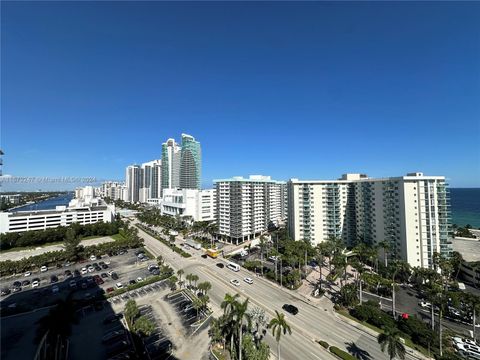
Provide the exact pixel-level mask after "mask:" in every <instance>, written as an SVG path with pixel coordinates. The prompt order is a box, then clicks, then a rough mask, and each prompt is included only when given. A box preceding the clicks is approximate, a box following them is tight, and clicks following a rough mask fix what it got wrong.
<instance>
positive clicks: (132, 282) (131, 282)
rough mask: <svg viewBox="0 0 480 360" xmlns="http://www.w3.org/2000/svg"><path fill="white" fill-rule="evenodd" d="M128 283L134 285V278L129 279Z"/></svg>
mask: <svg viewBox="0 0 480 360" xmlns="http://www.w3.org/2000/svg"><path fill="white" fill-rule="evenodd" d="M128 283H129V284H130V285H134V284H136V283H137V282H136V281H135V280H134V279H132V280H130V281H129V282H128Z"/></svg>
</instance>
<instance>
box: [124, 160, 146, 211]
mask: <svg viewBox="0 0 480 360" xmlns="http://www.w3.org/2000/svg"><path fill="white" fill-rule="evenodd" d="M125 186H126V188H127V196H126V201H128V202H131V203H136V202H138V201H139V194H140V188H141V187H142V168H141V167H140V166H139V165H130V166H127V169H126V173H125Z"/></svg>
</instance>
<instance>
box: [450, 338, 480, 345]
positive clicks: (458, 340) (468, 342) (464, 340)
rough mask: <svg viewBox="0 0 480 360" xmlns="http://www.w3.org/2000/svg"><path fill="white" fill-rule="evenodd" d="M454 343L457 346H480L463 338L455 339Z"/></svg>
mask: <svg viewBox="0 0 480 360" xmlns="http://www.w3.org/2000/svg"><path fill="white" fill-rule="evenodd" d="M453 342H454V343H456V344H468V345H473V346H478V345H477V343H476V342H475V341H473V340H471V339H467V338H461V337H459V336H455V337H454V338H453Z"/></svg>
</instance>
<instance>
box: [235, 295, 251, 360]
mask: <svg viewBox="0 0 480 360" xmlns="http://www.w3.org/2000/svg"><path fill="white" fill-rule="evenodd" d="M248 301H249V299H247V300H245V301H244V302H237V303H236V304H235V320H236V323H237V326H238V348H239V351H238V359H239V360H242V349H243V347H242V334H243V320H246V321H247V324H248V328H250V327H251V319H250V314H249V313H248Z"/></svg>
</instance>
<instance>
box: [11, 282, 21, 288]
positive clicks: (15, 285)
mask: <svg viewBox="0 0 480 360" xmlns="http://www.w3.org/2000/svg"><path fill="white" fill-rule="evenodd" d="M20 286H22V283H21V282H20V281H14V282H13V287H20Z"/></svg>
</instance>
